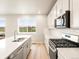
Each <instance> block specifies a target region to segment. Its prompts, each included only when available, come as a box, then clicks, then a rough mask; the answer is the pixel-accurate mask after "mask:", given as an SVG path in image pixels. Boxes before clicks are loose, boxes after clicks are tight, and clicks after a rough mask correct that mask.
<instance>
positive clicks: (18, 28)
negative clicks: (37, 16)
mask: <svg viewBox="0 0 79 59" xmlns="http://www.w3.org/2000/svg"><path fill="white" fill-rule="evenodd" d="M18 20H19V19H17V25H18ZM19 27H20V26H19V25H18V26H17V28H18V29H17V31H18V33H19V34H35V33H36V32H37V25H36V26H35V30H36V31H35V32H28V30H27V32H20V29H19ZM27 27H28V26H27Z"/></svg>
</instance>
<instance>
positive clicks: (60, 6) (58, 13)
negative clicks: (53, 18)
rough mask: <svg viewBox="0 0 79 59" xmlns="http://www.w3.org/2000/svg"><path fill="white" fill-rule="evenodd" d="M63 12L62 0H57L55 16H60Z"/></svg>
mask: <svg viewBox="0 0 79 59" xmlns="http://www.w3.org/2000/svg"><path fill="white" fill-rule="evenodd" d="M62 12H63V0H57V17H59V16H61V15H62Z"/></svg>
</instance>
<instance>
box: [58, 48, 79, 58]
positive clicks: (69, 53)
mask: <svg viewBox="0 0 79 59" xmlns="http://www.w3.org/2000/svg"><path fill="white" fill-rule="evenodd" d="M57 49H58V53H59V54H61V56H62V57H63V58H64V59H79V48H57Z"/></svg>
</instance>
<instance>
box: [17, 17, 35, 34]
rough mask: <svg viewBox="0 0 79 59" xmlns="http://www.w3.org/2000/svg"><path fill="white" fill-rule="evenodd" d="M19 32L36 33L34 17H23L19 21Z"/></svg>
mask: <svg viewBox="0 0 79 59" xmlns="http://www.w3.org/2000/svg"><path fill="white" fill-rule="evenodd" d="M18 31H19V32H20V33H33V32H36V20H35V17H32V16H23V17H20V18H19V19H18Z"/></svg>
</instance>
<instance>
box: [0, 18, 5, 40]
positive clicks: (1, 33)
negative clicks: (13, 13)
mask: <svg viewBox="0 0 79 59" xmlns="http://www.w3.org/2000/svg"><path fill="white" fill-rule="evenodd" d="M4 37H5V18H3V17H0V39H1V38H4Z"/></svg>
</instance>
